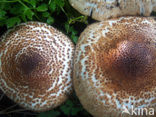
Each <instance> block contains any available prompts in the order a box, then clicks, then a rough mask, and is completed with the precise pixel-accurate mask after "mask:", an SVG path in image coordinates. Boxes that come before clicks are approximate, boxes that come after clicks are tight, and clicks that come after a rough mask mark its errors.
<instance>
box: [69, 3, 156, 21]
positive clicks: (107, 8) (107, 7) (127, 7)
mask: <svg viewBox="0 0 156 117" xmlns="http://www.w3.org/2000/svg"><path fill="white" fill-rule="evenodd" d="M69 2H70V4H71V5H72V6H73V7H74V8H75V9H76V10H78V11H79V12H80V13H82V14H84V15H87V16H91V17H92V18H93V19H96V20H99V21H102V20H105V19H109V18H113V17H119V16H128V15H143V16H150V14H151V12H152V10H153V7H156V0H69ZM154 9H156V8H154Z"/></svg>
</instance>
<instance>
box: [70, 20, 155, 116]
mask: <svg viewBox="0 0 156 117" xmlns="http://www.w3.org/2000/svg"><path fill="white" fill-rule="evenodd" d="M155 25H156V22H155V20H154V18H151V17H148V18H145V17H121V18H116V19H111V20H107V21H102V22H99V23H94V24H92V25H90V26H88V27H87V28H86V29H85V30H84V32H82V33H81V35H80V37H79V41H78V43H77V46H76V50H75V56H74V71H73V78H74V79H73V80H74V81H73V82H74V89H75V91H76V95H77V96H78V98H79V100H80V102H81V103H82V105H83V107H84V108H85V109H86V110H87V111H88V112H90V113H91V114H92V115H93V116H95V117H110V116H111V117H121V115H122V111H123V110H124V107H125V108H127V110H128V111H129V112H131V111H132V110H131V109H132V107H133V108H147V109H150V108H154V109H156V46H155V44H156V36H155V35H156V28H155ZM125 116H126V115H125ZM127 116H128V117H129V115H127Z"/></svg>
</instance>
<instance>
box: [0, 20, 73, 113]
mask: <svg viewBox="0 0 156 117" xmlns="http://www.w3.org/2000/svg"><path fill="white" fill-rule="evenodd" d="M1 39H2V40H1ZM1 39H0V40H1V42H0V44H1V45H0V89H1V90H2V91H3V92H4V93H5V94H6V95H7V96H8V97H9V98H11V99H12V100H14V101H15V102H16V103H17V104H19V105H20V106H22V107H24V108H26V109H29V110H32V111H46V110H50V109H53V108H55V107H57V106H58V105H60V104H61V103H63V102H64V101H65V100H66V99H67V97H68V95H69V94H70V93H71V91H72V79H71V75H72V61H73V53H74V44H73V43H72V42H71V40H70V39H69V38H68V37H67V36H65V35H64V34H63V33H61V32H59V31H58V30H57V29H55V28H53V27H52V26H49V25H47V24H45V23H40V22H28V23H22V24H20V25H18V26H16V27H15V28H14V29H12V30H10V31H8V32H7V33H6V34H4V35H3V36H2V37H1Z"/></svg>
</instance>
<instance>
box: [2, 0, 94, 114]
mask: <svg viewBox="0 0 156 117" xmlns="http://www.w3.org/2000/svg"><path fill="white" fill-rule="evenodd" d="M28 21H39V22H45V23H47V24H49V25H52V26H54V27H55V28H57V29H58V30H60V31H62V32H63V33H64V34H66V35H68V36H69V37H70V39H71V40H72V41H73V43H74V44H76V42H77V40H78V36H79V35H80V33H81V32H82V31H83V30H84V28H85V27H86V26H87V25H88V24H90V23H92V22H95V21H94V20H92V19H91V18H88V17H87V16H83V15H81V14H80V13H78V12H77V11H76V10H74V9H73V8H72V7H71V6H70V4H69V2H68V0H0V36H1V35H2V34H3V33H5V32H6V31H7V30H9V29H10V28H12V27H14V26H15V25H17V24H20V23H22V22H28ZM0 94H1V95H0V117H80V116H81V117H91V115H89V114H88V113H87V112H86V111H85V110H84V109H83V107H82V106H81V104H80V102H79V100H78V98H77V97H76V95H75V93H73V94H72V95H71V96H70V97H69V99H68V100H67V101H66V102H65V103H64V104H62V105H61V106H59V107H58V108H56V109H54V110H51V111H48V112H42V113H34V112H31V111H27V110H25V109H22V108H20V107H18V105H16V104H15V103H14V102H12V101H11V100H9V99H8V98H7V97H6V96H5V95H4V94H3V93H2V92H0Z"/></svg>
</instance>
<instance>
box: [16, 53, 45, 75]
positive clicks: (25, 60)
mask: <svg viewBox="0 0 156 117" xmlns="http://www.w3.org/2000/svg"><path fill="white" fill-rule="evenodd" d="M20 59H21V60H20V64H19V66H20V69H21V71H22V73H24V74H25V75H28V74H31V72H32V71H35V70H37V69H38V68H39V67H40V66H41V65H40V64H41V63H42V62H43V59H42V57H41V56H40V55H39V54H37V53H32V54H30V55H25V54H23V55H22V57H21V58H20Z"/></svg>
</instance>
